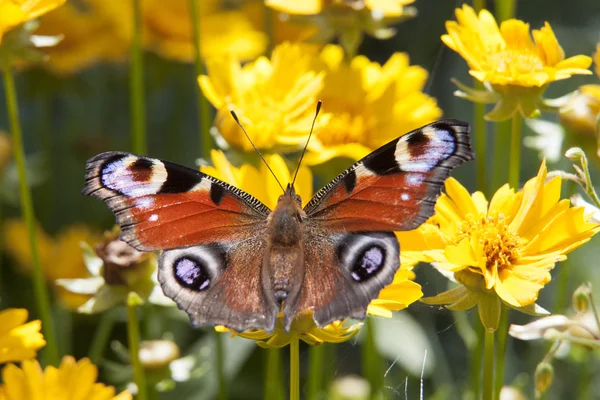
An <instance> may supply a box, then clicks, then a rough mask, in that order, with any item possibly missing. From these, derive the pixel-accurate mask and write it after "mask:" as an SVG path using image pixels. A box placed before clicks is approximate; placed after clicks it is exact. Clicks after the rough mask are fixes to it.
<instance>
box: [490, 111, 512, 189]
mask: <svg viewBox="0 0 600 400" xmlns="http://www.w3.org/2000/svg"><path fill="white" fill-rule="evenodd" d="M494 128H495V131H494V135H493V137H494V162H493V165H494V168H493V170H492V188H491V189H492V190H491V192H494V191H495V190H498V189H499V188H500V186H502V185H504V184H505V183H506V180H507V178H508V173H507V171H508V168H507V165H506V159H507V154H509V149H510V147H509V146H510V144H509V143H510V121H502V122H498V123H496V124H494Z"/></svg>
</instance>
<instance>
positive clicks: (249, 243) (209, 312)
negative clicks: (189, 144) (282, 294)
mask: <svg viewBox="0 0 600 400" xmlns="http://www.w3.org/2000/svg"><path fill="white" fill-rule="evenodd" d="M83 193H84V194H87V195H91V196H94V197H98V198H100V199H102V200H104V202H106V204H108V206H109V207H110V209H111V210H112V211H113V212H114V213H115V215H116V217H117V223H118V224H119V225H120V226H121V231H122V232H121V238H122V239H123V240H125V241H126V242H127V243H129V244H130V245H132V246H133V247H135V248H137V249H138V250H141V251H153V250H166V251H164V252H163V253H162V254H161V257H160V259H159V267H158V268H159V280H160V282H161V285H162V288H163V291H164V292H165V294H166V295H167V296H169V297H171V298H172V299H173V300H175V302H176V303H177V304H178V306H179V307H180V308H181V309H183V310H185V311H186V312H187V313H188V314H189V315H190V319H191V320H192V322H193V323H194V324H201V323H211V324H222V325H226V326H228V327H231V328H232V329H236V330H244V329H248V328H262V329H268V330H271V329H273V326H274V324H275V318H276V316H277V312H278V308H277V306H275V305H274V303H273V300H271V299H268V298H267V297H266V296H264V294H263V293H264V292H263V290H262V287H261V283H260V276H261V274H260V272H261V264H262V260H263V256H264V252H265V248H266V244H265V243H266V242H265V235H266V233H265V229H266V218H267V216H268V214H269V209H268V208H267V207H266V206H264V205H263V204H262V203H261V202H260V201H258V200H257V199H255V198H254V197H252V196H250V195H249V194H247V193H245V192H243V191H241V190H240V189H237V188H235V187H233V186H231V185H228V184H226V183H224V182H222V181H219V180H218V179H216V178H213V177H211V176H209V175H206V174H203V173H201V172H198V171H196V170H193V169H190V168H186V167H183V166H180V165H177V164H173V163H170V162H168V161H162V160H157V159H153V158H148V157H143V156H137V155H134V154H130V153H118V152H109V153H103V154H100V155H98V156H96V157H94V158H92V159H90V160H89V161H88V164H87V171H86V183H85V187H84V189H83Z"/></svg>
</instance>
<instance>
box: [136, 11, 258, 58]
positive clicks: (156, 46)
mask: <svg viewBox="0 0 600 400" xmlns="http://www.w3.org/2000/svg"><path fill="white" fill-rule="evenodd" d="M197 3H198V14H199V16H198V18H199V19H200V49H201V52H202V54H201V56H202V57H203V58H208V57H215V56H224V55H233V56H236V57H239V58H241V59H243V60H247V59H252V58H255V57H257V56H258V55H260V54H262V53H264V52H265V50H266V47H267V36H266V34H265V33H263V32H261V31H259V30H257V29H255V28H254V27H253V26H252V22H251V21H250V20H249V18H248V17H247V16H246V15H245V14H244V13H243V12H241V11H234V10H233V11H222V10H220V7H219V2H218V1H214V0H208V1H205V0H202V1H198V2H197ZM142 17H143V23H144V36H143V38H144V43H145V45H146V47H147V48H148V49H150V50H152V51H155V52H156V53H158V54H160V55H162V56H164V57H167V58H172V59H175V60H178V61H183V62H190V61H192V60H193V59H194V42H193V30H192V21H191V18H190V10H189V1H188V0H170V1H163V0H144V1H143V2H142Z"/></svg>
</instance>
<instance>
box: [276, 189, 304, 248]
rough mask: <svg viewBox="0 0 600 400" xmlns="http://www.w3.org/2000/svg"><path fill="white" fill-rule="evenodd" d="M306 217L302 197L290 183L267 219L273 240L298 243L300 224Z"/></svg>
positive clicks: (285, 243) (283, 242)
mask: <svg viewBox="0 0 600 400" xmlns="http://www.w3.org/2000/svg"><path fill="white" fill-rule="evenodd" d="M305 218H306V213H305V212H304V210H303V209H302V199H301V198H300V196H298V195H297V194H296V190H295V189H294V186H293V185H291V184H288V185H287V188H286V189H285V192H284V194H282V195H281V196H279V199H278V200H277V205H276V206H275V209H274V210H273V212H271V214H270V215H269V217H268V219H267V221H268V225H269V228H270V230H271V235H272V236H271V238H272V240H273V241H274V242H279V243H280V244H282V245H291V244H294V243H298V241H299V240H300V234H301V232H300V231H301V228H300V225H301V224H302V222H303V221H304V219H305Z"/></svg>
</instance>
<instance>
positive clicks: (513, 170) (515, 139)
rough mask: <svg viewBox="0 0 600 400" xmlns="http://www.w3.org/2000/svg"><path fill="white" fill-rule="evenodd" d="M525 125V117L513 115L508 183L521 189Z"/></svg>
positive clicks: (517, 114) (514, 187) (516, 188)
mask: <svg viewBox="0 0 600 400" xmlns="http://www.w3.org/2000/svg"><path fill="white" fill-rule="evenodd" d="M522 127H523V118H522V117H521V115H520V114H519V113H515V115H514V116H513V117H512V123H511V131H510V160H509V170H508V183H509V185H510V186H511V187H512V188H513V189H515V190H519V184H520V172H521V130H522Z"/></svg>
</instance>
